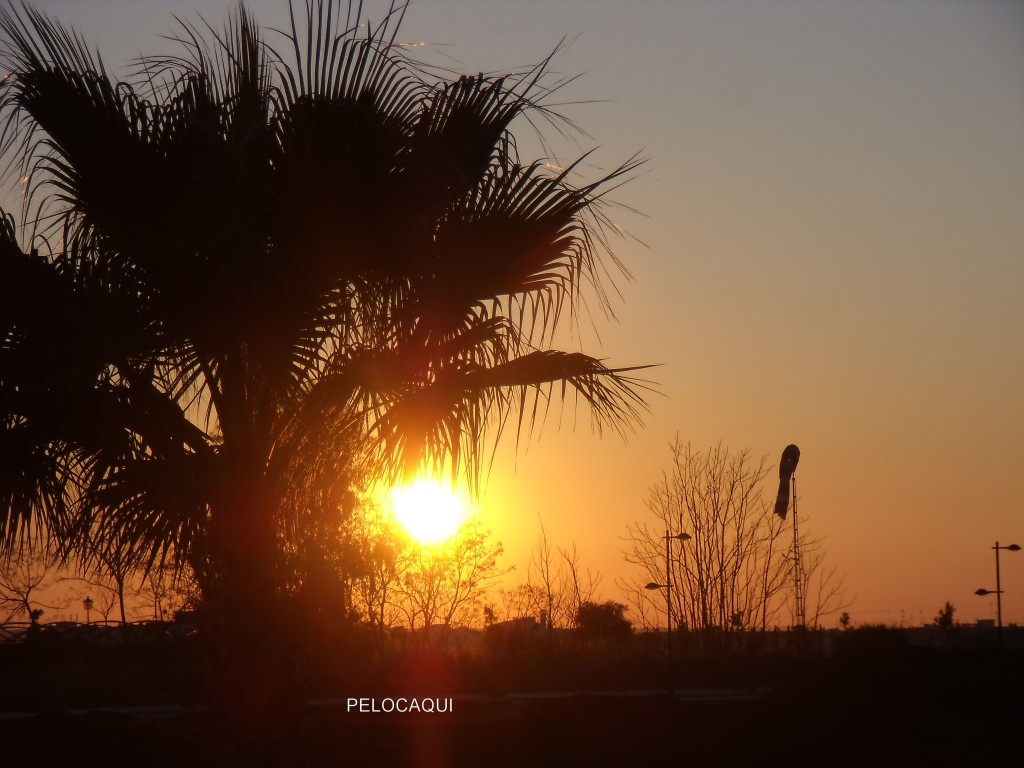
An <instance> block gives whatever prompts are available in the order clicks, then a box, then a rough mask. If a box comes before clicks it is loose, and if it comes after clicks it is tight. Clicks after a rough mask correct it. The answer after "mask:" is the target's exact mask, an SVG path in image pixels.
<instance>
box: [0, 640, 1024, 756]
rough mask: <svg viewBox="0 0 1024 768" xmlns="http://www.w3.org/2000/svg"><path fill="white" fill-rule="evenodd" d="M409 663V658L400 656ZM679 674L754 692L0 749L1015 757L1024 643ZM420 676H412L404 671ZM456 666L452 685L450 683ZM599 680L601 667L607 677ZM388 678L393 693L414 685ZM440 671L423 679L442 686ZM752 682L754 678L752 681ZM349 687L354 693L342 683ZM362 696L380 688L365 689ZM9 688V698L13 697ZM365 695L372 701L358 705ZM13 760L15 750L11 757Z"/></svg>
mask: <svg viewBox="0 0 1024 768" xmlns="http://www.w3.org/2000/svg"><path fill="white" fill-rule="evenodd" d="M407 672H408V670H407ZM679 674H680V676H681V677H683V678H686V679H680V680H679V683H680V684H681V685H680V689H681V691H682V692H683V693H684V694H685V693H686V690H687V687H688V686H690V687H691V688H692V687H693V686H695V685H697V686H715V685H717V686H723V687H724V686H727V687H729V688H730V689H731V690H733V691H738V692H748V693H750V695H747V696H738V697H735V698H731V699H722V698H716V697H711V698H709V699H706V700H694V699H692V698H691V699H687V698H685V695H684V697H683V698H679V699H670V698H669V697H668V696H666V695H664V694H659V693H653V694H647V695H629V696H624V695H595V694H572V693H569V694H565V695H562V694H560V695H557V696H551V697H545V696H537V695H530V696H518V697H510V696H508V695H504V694H502V692H500V691H491V692H488V693H486V694H483V695H479V696H469V695H467V694H466V693H465V690H466V688H467V686H468V687H472V681H466V680H462V681H458V682H457V683H454V684H453V686H452V687H453V688H456V689H459V690H460V691H462V693H461V694H459V695H456V696H455V698H454V699H453V706H452V709H453V711H452V712H451V713H447V712H446V713H443V714H440V713H434V714H430V713H424V712H420V713H405V714H398V713H390V714H385V713H383V712H378V713H372V712H367V711H364V712H359V711H358V709H359V707H355V708H352V709H351V711H349V708H347V707H346V699H345V698H344V697H343V698H342V699H341V700H340V701H339V702H338V703H336V704H334V705H330V706H325V705H323V703H322V702H320V703H318V702H312V703H311V705H308V706H307V707H306V708H304V710H303V711H302V712H301V713H300V716H297V717H296V718H295V719H294V722H293V723H292V724H291V725H290V726H289V727H288V728H282V730H281V732H280V733H279V734H276V735H275V737H274V738H267V739H265V740H264V741H263V742H262V743H261V744H260V745H259V746H258V748H253V749H247V747H246V745H238V744H227V743H225V742H224V741H223V740H222V737H221V732H220V730H219V729H218V724H217V721H216V720H215V718H214V716H213V715H210V714H209V713H208V711H206V710H202V709H192V710H186V711H184V713H183V714H178V715H173V716H171V715H168V714H167V713H166V712H159V713H154V712H150V711H136V712H133V713H126V712H111V711H87V712H84V713H78V714H76V713H75V712H76V710H71V709H67V708H61V707H60V706H52V707H50V708H49V709H48V710H47V711H43V712H41V713H36V714H31V715H28V716H21V717H17V718H15V717H13V716H11V715H10V714H8V715H7V716H6V717H3V718H0V738H2V739H3V743H4V745H5V750H4V754H5V762H7V764H12V765H13V764H15V763H16V761H19V760H25V761H28V760H31V761H33V763H34V764H37V765H61V764H66V765H71V764H80V765H85V764H97V765H98V764H101V763H102V764H103V765H105V766H122V765H123V766H214V765H260V764H262V765H282V766H286V765H294V766H320V765H324V766H334V765H374V766H391V765H395V766H399V765H400V766H423V767H424V768H428V767H433V766H452V765H488V766H506V765H508V766H512V765H527V766H536V765H564V766H573V765H638V764H642V763H643V762H644V761H648V760H650V761H653V760H658V759H667V758H671V759H672V760H673V764H675V763H678V764H683V765H726V766H728V765H758V766H762V765H786V766H794V765H797V766H817V765H824V766H831V765H838V766H846V765H886V766H888V765H908V766H910V765H979V766H981V765H984V766H1000V765H1007V766H1009V765H1019V764H1020V763H1019V757H1020V751H1019V745H1018V740H1017V739H1016V738H1015V734H1019V733H1022V732H1024V701H1022V698H1021V695H1020V692H1021V690H1024V655H1022V654H1020V653H1019V652H1012V653H1004V654H998V653H995V652H987V651H986V652H970V653H948V652H942V651H935V650H932V649H921V648H892V649H882V650H878V649H875V650H872V651H871V652H869V653H853V654H850V653H847V654H837V655H836V656H834V657H832V658H829V659H809V660H799V659H792V658H790V659H771V658H766V659H758V660H743V659H737V658H732V659H717V660H716V659H705V660H700V659H693V660H689V661H688V662H686V663H684V665H682V666H681V667H680V669H679ZM405 679H407V680H408V681H410V682H409V686H410V687H413V682H412V680H413V678H412V677H406V678H405ZM452 682H453V681H452V680H449V683H452ZM604 682H606V681H604ZM397 685H399V683H398V679H397V678H396V679H392V680H391V681H390V682H389V683H388V684H387V687H390V688H391V689H392V694H393V695H396V696H397V695H403V694H404V695H415V691H413V690H402V689H401V688H398V689H397V690H396V689H395V686H397ZM443 685H444V683H443V676H438V677H436V678H434V679H433V680H431V679H430V677H429V676H427V675H423V676H421V677H420V678H419V679H418V680H416V681H415V686H414V687H415V688H416V689H417V690H424V689H425V688H431V687H433V690H431V691H430V692H429V695H431V696H442V695H446V692H444V691H442V690H440V688H441V687H443ZM754 685H757V686H758V687H757V689H756V690H754V688H753V686H754ZM350 693H351V691H350ZM356 695H365V696H376V697H377V699H378V708H379V702H380V699H381V696H380V694H379V692H378V691H375V690H371V689H369V688H367V689H366V690H363V691H358V692H357V693H356ZM10 704H11V702H10V701H6V702H5V705H6V708H7V709H8V710H10V709H12V707H11V706H10ZM364 709H365V708H364ZM8 760H9V761H10V762H8Z"/></svg>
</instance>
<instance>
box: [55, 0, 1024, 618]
mask: <svg viewBox="0 0 1024 768" xmlns="http://www.w3.org/2000/svg"><path fill="white" fill-rule="evenodd" d="M233 5H234V3H232V2H226V1H225V0H220V1H219V2H205V3H199V2H196V0H192V1H191V2H187V1H182V0H174V1H173V2H172V1H170V0H161V1H160V2H139V1H138V0H135V1H133V2H130V1H129V0H89V1H86V2H83V1H82V0H76V1H74V2H72V1H71V0H44V1H42V2H36V3H35V6H36V7H37V8H39V9H41V10H44V11H46V12H48V13H51V14H52V15H54V16H57V17H58V18H61V19H63V20H66V21H68V22H70V23H72V24H73V25H75V26H77V27H78V28H79V29H80V30H81V31H82V32H83V33H84V34H85V36H86V38H87V39H88V40H90V41H92V42H95V44H96V45H97V46H98V47H99V48H100V50H101V51H102V52H103V55H104V58H105V60H106V61H107V62H108V64H110V65H116V64H120V63H123V62H126V61H127V60H128V59H130V58H132V57H133V56H135V55H137V54H139V53H141V52H145V53H157V52H167V51H168V50H170V49H171V46H170V45H169V44H167V43H166V42H161V41H160V40H159V38H158V36H159V35H161V34H167V33H169V32H171V31H172V30H173V28H174V27H173V22H172V19H171V14H172V13H176V14H179V15H183V16H185V17H187V18H194V9H196V8H197V7H201V8H202V9H203V13H204V14H205V16H206V17H207V18H208V19H210V20H211V21H213V22H216V23H217V24H219V23H220V22H221V20H222V19H223V18H224V16H225V13H226V11H227V9H229V8H231V7H233ZM248 6H249V7H250V9H252V10H253V11H254V12H255V13H256V15H257V17H258V18H260V19H261V20H263V21H265V23H268V24H269V23H271V22H274V23H278V22H279V20H280V19H281V17H282V16H281V6H282V3H280V2H269V0H261V1H260V2H255V1H253V2H250V3H248ZM369 7H370V9H371V11H370V12H371V17H373V18H380V15H381V13H380V9H381V8H382V5H381V4H380V3H369ZM402 37H403V38H404V39H406V40H408V41H424V42H427V43H429V44H430V45H428V46H427V47H426V48H425V49H424V50H425V51H426V52H427V53H426V54H425V55H428V56H431V57H436V58H433V59H432V60H435V61H442V62H445V61H446V62H450V63H455V62H457V64H456V66H458V67H459V68H460V69H462V70H464V71H467V72H471V73H472V72H477V71H481V70H484V71H490V70H496V69H503V68H510V67H517V66H519V65H523V64H528V63H533V62H536V61H538V60H540V59H542V58H543V57H545V56H546V55H547V54H548V53H549V52H550V51H551V50H552V49H553V48H554V47H555V46H556V45H557V44H558V43H559V41H560V40H562V39H563V38H568V39H569V40H571V41H572V42H571V45H569V46H568V47H567V48H565V49H564V50H563V51H562V52H561V53H560V55H559V56H558V57H557V59H556V61H555V65H554V68H555V69H556V70H558V71H559V72H562V73H565V74H582V75H583V77H582V78H580V79H579V80H577V81H576V82H574V83H573V84H572V85H571V86H570V87H569V88H567V89H566V90H565V91H564V92H563V93H562V98H563V100H564V101H567V102H572V101H584V102H590V103H585V104H575V105H567V106H565V107H563V109H562V111H563V112H565V113H566V114H567V115H569V116H570V117H572V118H574V119H575V120H576V121H577V122H579V123H580V124H581V125H582V126H583V127H584V128H585V129H586V130H587V131H588V132H589V134H590V135H591V136H592V137H593V139H589V138H586V137H581V138H580V139H579V143H580V147H581V148H582V149H591V148H594V147H596V148H597V151H596V152H595V155H594V162H595V163H596V164H597V165H599V166H602V167H605V168H610V167H613V166H614V165H616V164H617V163H618V162H620V161H622V160H625V159H626V158H628V157H629V156H631V155H632V154H634V153H636V152H640V153H642V155H643V156H645V157H647V158H648V162H647V164H646V166H645V168H644V170H643V172H642V173H641V174H639V175H638V176H637V178H636V179H634V180H633V181H632V182H631V183H630V184H629V185H627V186H626V187H624V188H623V189H622V190H621V191H620V192H618V193H617V194H616V199H617V200H619V201H621V202H622V203H624V204H625V205H628V206H630V207H632V208H635V209H638V210H639V211H640V212H641V213H642V214H643V215H642V216H639V215H633V214H630V213H628V211H625V210H624V211H622V212H621V215H618V213H617V214H616V219H617V220H618V221H619V223H621V224H622V225H623V226H624V227H626V229H627V230H628V232H629V233H630V234H631V235H633V236H635V238H636V239H637V240H639V241H642V243H643V244H646V245H642V244H640V243H638V242H637V240H633V239H629V240H624V241H622V242H621V243H620V244H619V245H618V247H617V253H618V254H619V256H621V257H622V258H623V259H624V260H625V261H626V263H627V264H628V266H629V268H630V269H631V271H632V272H633V276H634V279H633V281H632V282H629V283H624V284H623V285H622V300H621V301H619V302H617V303H616V312H617V315H618V322H617V323H605V322H603V321H602V318H600V317H598V318H595V319H596V320H597V321H598V322H597V325H598V327H599V330H600V340H598V339H596V338H595V335H594V333H593V332H591V331H590V330H588V329H586V328H585V329H584V331H582V332H581V336H582V339H581V342H580V343H581V344H582V347H583V348H584V349H585V350H586V351H589V352H591V353H594V354H598V355H600V356H607V357H608V358H609V359H610V360H611V361H612V362H613V363H615V364H623V365H625V364H638V363H659V364H661V367H659V368H657V369H656V370H655V371H653V372H652V374H651V376H652V378H654V379H655V380H656V381H657V382H658V394H656V395H654V396H652V397H651V412H650V414H649V416H648V417H647V419H646V426H645V427H644V428H643V429H642V430H641V431H639V432H638V433H637V434H635V435H633V436H631V437H630V439H629V440H628V442H627V443H623V442H622V441H621V440H619V439H618V438H617V437H616V436H614V435H605V436H604V437H603V438H601V437H598V436H595V435H594V434H593V433H592V431H591V429H590V421H589V416H588V415H587V413H586V411H585V410H583V409H582V408H581V409H579V410H578V411H574V410H572V409H567V410H565V411H563V413H562V416H561V419H559V416H558V413H557V412H555V413H554V415H553V416H552V417H551V418H549V420H548V423H547V424H546V426H545V429H544V431H543V434H542V435H541V436H540V438H539V439H535V440H534V441H533V442H532V443H530V444H529V445H528V446H526V447H522V448H520V450H519V452H518V454H516V452H515V451H514V449H513V448H514V446H512V445H511V443H510V442H509V443H508V444H506V445H505V446H503V448H502V450H501V451H500V453H499V458H498V463H497V464H496V466H495V469H494V471H493V472H492V475H491V478H490V482H489V484H488V486H487V489H486V492H485V494H484V497H483V499H482V508H483V514H484V516H485V518H486V520H487V522H488V524H489V525H490V526H491V527H492V528H493V529H494V531H495V534H496V535H497V537H498V538H499V539H501V540H502V541H503V542H504V543H505V547H506V563H507V564H509V565H511V564H517V567H518V569H519V570H520V571H522V570H523V569H524V568H525V564H526V562H527V560H528V558H529V552H530V549H531V546H532V545H533V543H534V540H535V538H536V535H537V533H538V527H537V519H538V517H539V516H540V517H542V518H543V520H544V522H545V525H546V526H547V529H548V535H549V538H550V539H551V541H552V543H554V544H556V545H561V546H570V545H571V544H573V543H575V544H576V545H577V546H578V549H579V552H580V555H581V557H582V560H583V563H584V565H585V566H587V567H590V568H591V569H593V570H595V571H601V572H602V573H603V574H604V580H603V583H602V594H603V597H605V598H607V599H621V598H620V596H619V594H618V592H617V590H616V589H615V586H614V579H615V577H616V576H618V575H624V574H625V573H626V572H627V566H625V564H624V563H623V562H622V556H621V548H622V546H623V545H622V541H621V536H622V535H624V533H625V528H626V525H627V524H628V523H630V522H632V521H634V520H636V519H639V518H642V517H643V516H644V506H643V500H644V496H645V495H646V493H647V489H648V488H649V486H650V485H651V484H652V483H654V482H655V481H656V480H657V479H658V477H659V475H660V473H661V471H662V470H663V469H664V468H666V467H667V461H668V459H669V458H670V456H669V452H668V449H667V445H668V442H669V441H670V440H671V439H672V438H673V436H675V435H676V434H677V433H678V435H679V436H680V438H681V439H682V440H684V441H690V442H692V443H693V444H694V446H696V447H700V448H703V447H706V446H709V445H711V444H714V443H716V442H718V441H719V440H721V441H722V442H723V443H724V444H726V445H728V446H731V447H733V448H736V449H740V448H749V449H750V450H751V451H752V452H753V453H754V454H755V455H757V456H760V455H761V454H767V455H768V456H769V458H770V461H771V463H772V464H773V465H774V464H777V462H778V456H779V455H780V454H781V451H782V449H783V447H785V445H786V444H788V443H791V442H793V443H796V444H797V445H799V446H800V448H801V451H802V457H801V461H800V467H799V472H798V477H799V483H798V489H799V493H800V514H801V521H802V522H804V521H805V520H806V523H805V524H806V525H807V527H808V528H809V529H810V530H811V531H813V533H814V534H816V535H818V536H821V537H824V538H825V545H826V548H827V550H828V553H829V559H830V561H831V562H832V563H834V564H835V565H837V566H838V568H839V571H840V572H842V573H845V574H846V577H847V586H848V588H849V592H850V596H851V597H855V598H856V599H855V602H854V603H853V605H852V607H851V608H850V613H851V615H852V618H853V620H854V622H855V623H860V622H867V621H871V622H876V621H885V622H890V623H892V622H901V621H902V622H906V623H908V624H910V623H919V622H922V621H929V620H931V618H932V617H933V616H934V615H935V613H936V612H937V611H938V609H939V607H940V606H941V605H942V604H943V603H944V602H945V601H946V600H949V601H952V602H953V603H954V604H955V605H956V606H957V609H958V613H957V617H958V618H959V619H963V620H973V619H975V618H982V617H994V615H995V606H994V601H993V599H992V598H977V597H975V596H974V595H973V592H974V590H975V589H976V588H978V587H988V588H994V587H995V584H994V582H995V574H994V572H993V571H994V563H993V553H992V551H991V546H992V544H993V543H994V541H995V540H996V539H999V540H1000V541H1001V542H1002V543H1004V544H1005V543H1009V542H1011V541H1017V542H1018V543H1020V544H1022V545H1024V214H1022V211H1024V4H1021V3H1019V2H1013V1H1012V0H1007V1H1005V2H999V1H997V0H972V1H971V2H963V1H960V0H901V1H899V2H883V0H877V1H876V2H852V1H849V2H840V1H838V0H832V1H831V2H830V1H829V0H728V1H727V2H721V1H715V0H705V1H704V2H693V1H691V0H664V1H663V2H651V1H649V0H641V2H636V3H631V4H628V6H627V4H626V3H623V2H612V1H611V0H543V1H541V0H519V1H518V2H511V1H510V0H413V3H412V6H411V8H410V10H409V12H408V14H407V17H406V21H405V26H404V28H403V35H402ZM576 151H577V150H576V149H574V148H573V147H572V146H571V145H569V144H564V143H563V144H561V145H559V158H560V159H563V160H564V159H566V158H569V157H570V156H571V155H572V154H573V153H574V152H576ZM596 172H597V171H595V173H596ZM559 422H561V426H560V428H559ZM768 490H769V493H771V492H772V490H773V489H772V483H771V481H769V486H768ZM801 527H802V528H803V525H802V526H801ZM1002 571H1003V573H1002V575H1003V587H1004V589H1005V590H1006V595H1005V600H1004V601H1003V611H1004V621H1008V622H1020V623H1024V552H1022V553H1018V554H1016V555H1014V554H1005V555H1004V556H1003V569H1002ZM833 621H834V619H833Z"/></svg>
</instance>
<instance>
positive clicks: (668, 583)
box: [645, 528, 690, 696]
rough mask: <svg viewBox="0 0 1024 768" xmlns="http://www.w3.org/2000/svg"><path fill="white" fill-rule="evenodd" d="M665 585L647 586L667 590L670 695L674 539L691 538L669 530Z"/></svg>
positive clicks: (672, 687) (670, 682)
mask: <svg viewBox="0 0 1024 768" xmlns="http://www.w3.org/2000/svg"><path fill="white" fill-rule="evenodd" d="M664 538H665V583H664V584H658V583H657V582H655V581H652V582H650V583H649V584H647V585H646V587H645V588H646V589H662V588H664V590H665V613H666V615H667V618H668V694H669V696H672V695H674V694H675V685H674V683H673V679H672V539H677V540H678V541H680V542H683V541H686V540H688V539H689V538H690V534H688V533H677V534H675V535H671V534H670V533H669V530H668V528H666V529H665V536H664Z"/></svg>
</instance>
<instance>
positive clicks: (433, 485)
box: [389, 478, 470, 544]
mask: <svg viewBox="0 0 1024 768" xmlns="http://www.w3.org/2000/svg"><path fill="white" fill-rule="evenodd" d="M389 499H390V501H391V507H392V509H393V511H394V514H395V518H396V519H397V520H398V522H399V523H401V525H402V527H403V528H404V529H405V530H406V531H407V532H408V534H409V535H410V536H412V537H413V538H414V539H416V541H418V542H420V543H421V544H440V543H442V542H444V541H447V540H448V539H450V538H451V537H452V536H454V535H455V534H456V533H457V532H458V530H459V528H461V527H462V525H463V524H464V523H465V522H466V521H467V520H468V519H469V513H470V507H469V500H468V498H466V496H465V494H461V493H458V492H456V491H454V490H453V489H452V488H451V486H449V485H445V484H444V483H440V482H438V481H437V480H431V479H422V478H421V479H419V480H416V481H415V482H413V483H412V484H411V485H404V486H399V487H397V488H394V489H392V491H391V493H390V494H389Z"/></svg>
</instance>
